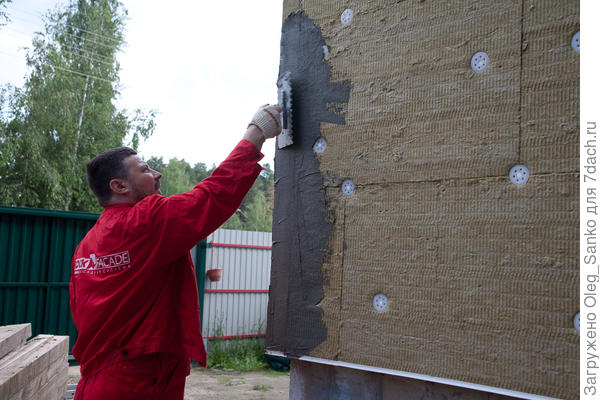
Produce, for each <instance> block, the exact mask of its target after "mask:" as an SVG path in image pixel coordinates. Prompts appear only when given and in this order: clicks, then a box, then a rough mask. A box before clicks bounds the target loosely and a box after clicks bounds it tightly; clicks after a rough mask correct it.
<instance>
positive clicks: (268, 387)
mask: <svg viewBox="0 0 600 400" xmlns="http://www.w3.org/2000/svg"><path fill="white" fill-rule="evenodd" d="M271 389H273V386H271V385H263V384H262V383H259V384H257V385H254V386H252V390H258V391H260V392H266V391H269V390H271Z"/></svg>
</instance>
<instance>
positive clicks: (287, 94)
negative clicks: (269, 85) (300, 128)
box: [277, 71, 294, 149]
mask: <svg viewBox="0 0 600 400" xmlns="http://www.w3.org/2000/svg"><path fill="white" fill-rule="evenodd" d="M290 75H291V74H290V72H289V71H287V72H286V73H285V74H283V76H282V77H281V78H279V80H278V81H277V101H278V102H279V106H280V107H281V134H280V135H279V136H277V148H278V149H283V148H284V147H287V146H291V145H292V144H294V137H293V135H292V132H293V131H292V82H291V81H290Z"/></svg>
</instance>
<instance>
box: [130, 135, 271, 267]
mask: <svg viewBox="0 0 600 400" xmlns="http://www.w3.org/2000/svg"><path fill="white" fill-rule="evenodd" d="M262 157H263V155H262V154H261V153H260V152H259V151H258V149H257V148H256V146H255V145H254V144H252V143H251V142H248V141H246V140H242V141H241V142H240V143H239V144H238V145H237V146H236V147H235V149H234V150H233V151H232V152H231V154H229V156H228V157H227V158H226V159H225V161H223V162H222V163H221V165H219V167H217V168H216V169H215V170H214V171H213V173H212V174H211V176H209V177H208V178H206V179H204V180H202V181H201V182H200V183H198V184H197V185H196V186H195V187H194V188H193V189H192V190H190V191H189V192H186V193H182V194H177V195H174V196H170V197H162V196H150V197H149V198H146V199H144V200H142V201H141V202H140V203H144V204H140V203H138V204H136V206H138V205H140V207H143V208H146V210H143V211H146V212H147V213H148V215H147V217H144V216H143V214H146V213H145V212H141V213H139V214H138V217H141V218H143V219H146V218H147V221H151V223H150V229H151V232H150V235H152V236H155V238H154V239H155V241H154V240H153V241H154V243H156V245H157V247H156V248H155V249H154V257H157V260H156V261H158V262H159V263H161V264H162V263H168V262H171V261H173V260H175V259H177V258H179V257H181V256H182V255H183V254H185V253H186V252H188V251H189V250H190V249H191V248H192V247H194V246H195V245H196V244H197V243H198V242H200V241H201V240H202V239H204V238H205V237H207V236H208V235H209V234H211V233H212V232H213V231H215V230H216V229H217V228H218V227H219V226H221V225H222V224H223V223H224V222H225V221H227V219H229V217H231V216H232V215H233V213H234V212H235V211H236V210H237V209H238V207H239V206H240V204H241V203H242V200H243V199H244V196H246V194H247V193H248V191H249V190H250V188H251V187H252V185H253V183H254V181H255V180H256V178H257V177H258V175H259V173H260V171H261V170H262V167H261V166H260V165H258V163H257V162H258V161H259V160H260V159H262ZM140 211H142V210H140ZM147 233H148V232H147Z"/></svg>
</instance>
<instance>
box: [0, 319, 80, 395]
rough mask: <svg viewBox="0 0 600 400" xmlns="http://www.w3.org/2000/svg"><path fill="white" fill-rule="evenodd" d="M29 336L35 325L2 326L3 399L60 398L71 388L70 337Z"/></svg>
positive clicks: (0, 378)
mask: <svg viewBox="0 0 600 400" xmlns="http://www.w3.org/2000/svg"><path fill="white" fill-rule="evenodd" d="M29 336H31V324H20V325H8V326H0V399H6V400H34V399H35V400H58V399H60V398H61V397H62V396H63V395H64V394H65V393H66V389H67V378H68V375H69V363H68V360H67V357H68V353H69V337H68V336H54V335H38V336H36V337H34V338H32V339H30V340H27V338H28V337H29Z"/></svg>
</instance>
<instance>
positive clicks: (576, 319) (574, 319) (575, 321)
mask: <svg viewBox="0 0 600 400" xmlns="http://www.w3.org/2000/svg"><path fill="white" fill-rule="evenodd" d="M573 325H575V329H577V332H579V313H577V314H576V315H575V317H574V318H573Z"/></svg>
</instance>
